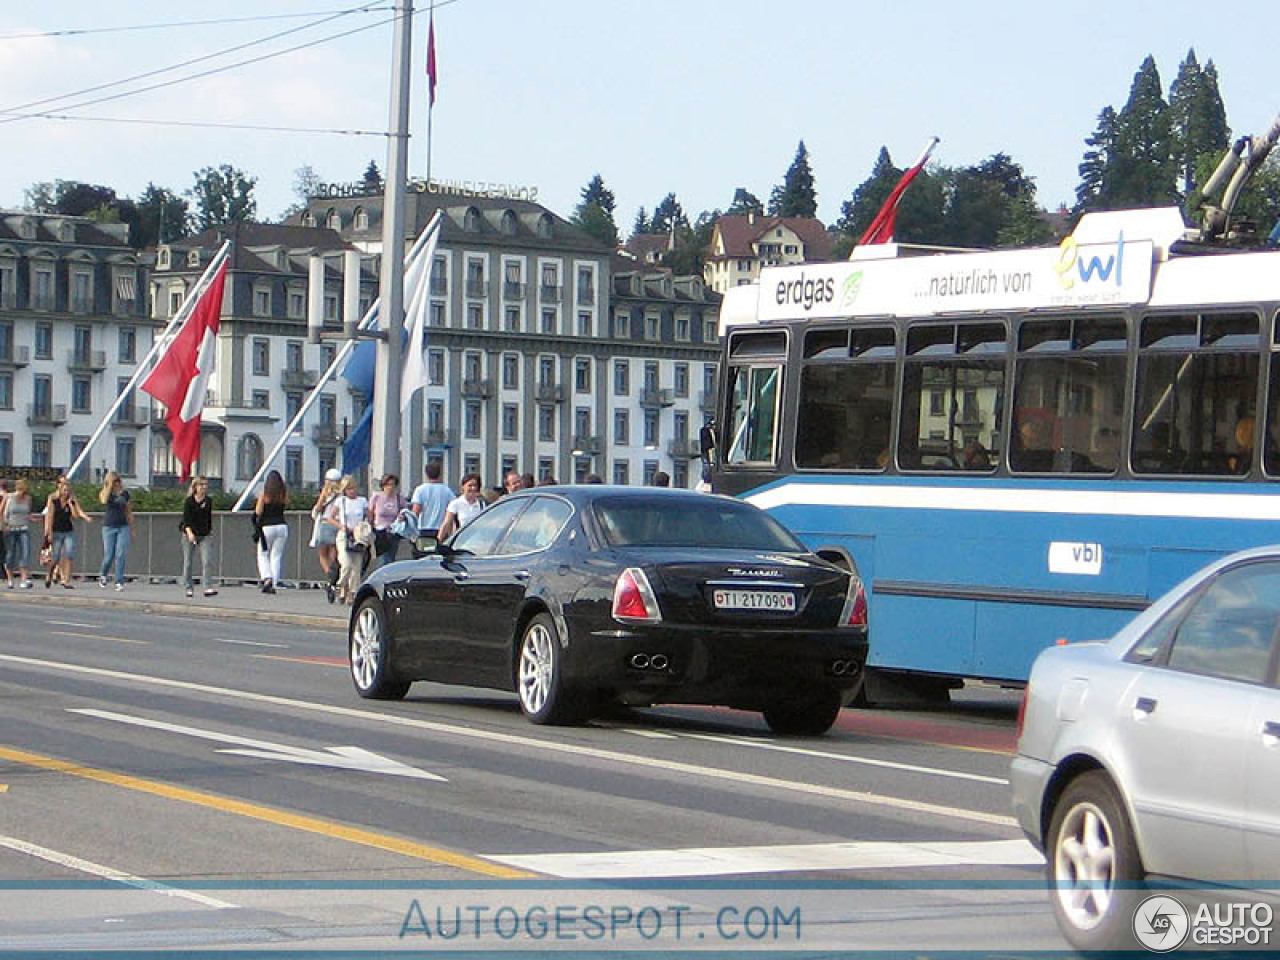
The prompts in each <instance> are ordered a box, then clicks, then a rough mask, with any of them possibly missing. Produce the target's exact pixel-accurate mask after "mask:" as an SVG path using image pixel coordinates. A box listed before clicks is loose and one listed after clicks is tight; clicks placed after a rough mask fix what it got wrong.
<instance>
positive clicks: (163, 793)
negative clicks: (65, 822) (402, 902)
mask: <svg viewBox="0 0 1280 960" xmlns="http://www.w3.org/2000/svg"><path fill="white" fill-rule="evenodd" d="M0 759H2V760H9V761H12V762H13V763H21V764H24V765H26V766H29V767H38V768H40V769H41V770H52V771H54V772H56V773H65V774H67V775H69V776H72V777H81V778H83V779H85V780H95V781H97V782H98V783H106V784H110V785H112V786H116V787H124V788H125V789H128V790H137V791H139V792H141V793H149V794H151V795H152V796H156V797H164V798H165V799H168V800H178V801H180V802H182V803H191V804H195V805H196V806H198V807H208V808H209V809H211V810H220V811H222V812H223V813H233V814H235V815H236V816H240V817H248V818H249V819H251V820H262V821H265V822H267V823H274V824H277V825H279V826H282V827H289V828H291V829H293V830H302V831H305V832H306V833H315V834H319V835H320V836H323V837H331V838H333V839H335V840H345V841H347V842H348V843H355V844H359V845H360V846H363V847H372V848H374V849H376V850H386V851H388V852H389V853H398V854H401V855H402V856H406V857H413V858H415V859H417V860H427V861H429V862H431V863H437V864H440V865H442V866H447V867H457V868H458V869H460V870H468V871H470V872H472V873H479V874H482V875H484V876H486V877H495V878H498V879H502V880H519V879H524V878H528V877H533V876H535V874H532V873H529V872H527V871H524V870H515V869H512V868H510V867H503V866H498V865H497V864H493V863H489V862H488V861H487V860H481V859H480V858H478V857H471V856H468V855H466V854H464V853H454V852H453V851H451V850H443V849H441V848H439V847H432V846H428V845H426V844H422V843H415V842H413V841H412V840H401V839H399V838H398V837H392V836H388V835H387V834H382V833H375V832H374V831H372V830H362V829H360V828H359V827H347V826H343V825H342V824H338V823H331V822H329V821H327V820H321V819H319V818H318V817H308V816H304V815H302V814H297V813H289V812H288V811H285V810H276V809H273V808H272V807H264V806H262V805H260V804H256V803H249V802H247V801H244V800H235V799H232V798H231V797H220V796H217V795H216V794H212V793H204V792H202V791H199V790H188V789H187V788H185V787H175V786H172V785H170V784H166V783H157V782H155V781H154V780H143V779H142V778H140V777H131V776H129V775H128V774H123V773H113V772H111V771H110V770H98V769H95V768H93V767H85V766H81V765H80V764H78V763H70V762H68V761H66V760H58V759H57V758H55V757H46V756H42V755H41V754H38V753H28V752H26V751H25V750H15V749H13V748H12V747H0Z"/></svg>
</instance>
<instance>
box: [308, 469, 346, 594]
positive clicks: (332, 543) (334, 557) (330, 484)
mask: <svg viewBox="0 0 1280 960" xmlns="http://www.w3.org/2000/svg"><path fill="white" fill-rule="evenodd" d="M341 481H342V474H341V473H339V472H338V471H337V470H335V469H332V468H331V469H329V470H327V471H326V472H325V475H324V486H323V487H322V488H321V489H320V496H318V497H316V502H315V503H314V504H313V505H312V507H311V521H312V523H311V543H310V544H309V546H311V548H312V549H314V550H315V552H316V559H317V560H319V561H320V569H321V570H323V571H324V579H325V584H324V592H325V595H326V596H327V597H328V598H329V602H330V603H333V597H334V589H335V587H336V585H337V583H338V528H337V527H335V526H333V525H332V524H330V523H325V522H324V515H325V514H326V513H327V512H328V510H329V507H330V506H332V505H333V502H334V501H335V500H336V499H338V497H340V496H342V487H341V486H340V484H341Z"/></svg>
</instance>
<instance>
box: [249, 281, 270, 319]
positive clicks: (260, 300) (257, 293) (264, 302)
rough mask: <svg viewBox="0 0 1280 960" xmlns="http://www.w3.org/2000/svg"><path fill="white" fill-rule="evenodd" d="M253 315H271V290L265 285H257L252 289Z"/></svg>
mask: <svg viewBox="0 0 1280 960" xmlns="http://www.w3.org/2000/svg"><path fill="white" fill-rule="evenodd" d="M253 315H254V316H255V317H269V316H271V291H270V290H269V289H267V288H265V287H257V288H255V289H254V291H253Z"/></svg>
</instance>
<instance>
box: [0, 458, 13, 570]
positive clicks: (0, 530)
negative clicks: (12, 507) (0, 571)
mask: <svg viewBox="0 0 1280 960" xmlns="http://www.w3.org/2000/svg"><path fill="white" fill-rule="evenodd" d="M12 490H13V487H12V486H11V485H10V483H9V481H8V480H5V479H0V567H3V568H4V578H5V580H7V581H9V589H10V590H12V589H13V574H12V573H10V572H9V534H8V532H7V531H6V530H5V528H4V522H3V519H2V518H3V517H4V501H5V498H7V497H8V496H9V494H10V493H11V492H12Z"/></svg>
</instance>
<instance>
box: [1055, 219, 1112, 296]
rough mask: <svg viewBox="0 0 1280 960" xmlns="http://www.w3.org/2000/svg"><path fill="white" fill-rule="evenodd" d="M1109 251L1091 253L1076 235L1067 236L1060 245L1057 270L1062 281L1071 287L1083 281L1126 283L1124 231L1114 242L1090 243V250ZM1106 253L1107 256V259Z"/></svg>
mask: <svg viewBox="0 0 1280 960" xmlns="http://www.w3.org/2000/svg"><path fill="white" fill-rule="evenodd" d="M1099 248H1101V250H1102V251H1109V252H1105V253H1092V254H1091V255H1087V254H1086V253H1085V252H1084V251H1082V250H1081V249H1080V245H1079V244H1077V243H1076V239H1075V237H1064V238H1063V240H1062V243H1060V244H1059V245H1058V262H1057V263H1055V264H1054V267H1053V268H1054V270H1056V271H1057V273H1058V283H1060V284H1062V289H1063V290H1070V289H1071V288H1072V287H1074V286H1075V285H1076V278H1077V277H1079V280H1080V283H1096V284H1105V283H1114V284H1115V285H1116V286H1117V287H1120V286H1123V284H1124V231H1123V230H1122V231H1121V232H1120V234H1119V236H1117V237H1116V242H1115V244H1114V245H1112V244H1089V246H1088V248H1087V249H1088V250H1089V251H1093V250H1098V249H1099ZM1104 257H1105V259H1104Z"/></svg>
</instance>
